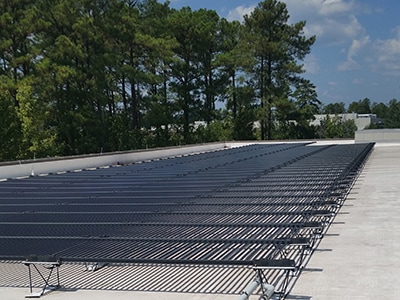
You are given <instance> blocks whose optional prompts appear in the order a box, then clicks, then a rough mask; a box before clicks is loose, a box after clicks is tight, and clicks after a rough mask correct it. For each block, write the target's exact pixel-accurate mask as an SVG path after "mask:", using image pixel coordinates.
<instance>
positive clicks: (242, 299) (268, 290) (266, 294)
mask: <svg viewBox="0 0 400 300" xmlns="http://www.w3.org/2000/svg"><path fill="white" fill-rule="evenodd" d="M259 285H261V289H262V292H263V294H262V295H261V297H260V300H268V299H271V297H272V295H273V294H274V292H275V287H274V286H273V285H271V284H268V283H265V282H262V280H261V279H260V277H259V276H257V277H256V278H254V280H253V281H252V282H250V283H249V284H248V285H247V286H246V288H245V289H244V291H243V292H242V293H241V294H240V296H239V300H248V299H249V297H250V296H251V295H252V294H253V293H254V291H255V290H256V289H257V288H258V286H259Z"/></svg>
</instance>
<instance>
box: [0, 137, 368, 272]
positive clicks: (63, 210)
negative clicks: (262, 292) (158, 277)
mask: <svg viewBox="0 0 400 300" xmlns="http://www.w3.org/2000/svg"><path fill="white" fill-rule="evenodd" d="M372 147H373V145H372V144H352V145H335V146H312V147H310V146H307V145H306V144H302V143H299V144H274V145H252V146H246V147H241V148H234V149H228V150H223V151H217V152H210V153H203V154H198V155H191V156H183V157H176V158H171V159H165V160H158V161H151V162H144V163H141V164H138V163H137V164H132V165H128V166H120V167H110V168H100V169H96V170H91V171H82V172H69V173H65V174H54V175H48V176H36V177H30V178H27V179H21V180H8V181H6V182H1V183H0V209H1V210H0V258H1V259H6V260H15V259H24V258H25V257H27V256H29V255H32V254H35V255H53V256H58V257H61V258H62V259H64V260H68V261H75V262H86V261H109V262H124V263H137V262H139V263H140V262H154V263H188V262H192V263H196V262H200V263H207V262H208V263H216V262H217V263H221V264H225V263H226V264H251V262H252V261H254V260H259V259H275V258H277V256H279V255H281V254H279V250H281V249H282V248H287V249H291V247H293V245H295V244H296V242H297V244H298V242H299V240H296V239H298V238H309V237H310V231H309V230H308V229H307V228H308V227H310V226H309V225H310V224H311V223H310V222H314V223H313V224H315V223H317V224H318V223H320V222H321V221H323V220H325V219H324V218H325V217H326V215H329V213H334V212H335V209H336V208H335V207H336V206H335V204H338V203H340V201H342V200H343V199H344V198H345V196H346V195H347V193H348V192H349V190H350V188H351V186H352V183H353V181H354V180H355V178H356V175H357V174H358V172H359V171H360V168H361V167H362V165H363V162H364V160H365V159H366V157H367V156H368V153H369V152H370V151H371V149H372ZM321 216H322V217H321ZM307 225H308V226H307ZM286 253H289V252H288V251H287V252H286ZM290 255H293V256H294V257H296V255H297V252H296V251H294V252H293V253H292V254H290Z"/></svg>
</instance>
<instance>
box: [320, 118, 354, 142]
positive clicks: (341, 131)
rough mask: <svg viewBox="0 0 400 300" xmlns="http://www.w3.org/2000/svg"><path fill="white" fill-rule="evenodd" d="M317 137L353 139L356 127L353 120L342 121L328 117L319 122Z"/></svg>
mask: <svg viewBox="0 0 400 300" xmlns="http://www.w3.org/2000/svg"><path fill="white" fill-rule="evenodd" d="M318 131H319V137H320V138H350V139H353V138H354V134H355V132H356V131H357V126H356V124H355V122H354V120H346V121H343V120H342V119H341V118H340V117H337V116H335V117H333V118H331V117H329V115H328V116H326V119H325V120H323V121H321V125H320V126H319V129H318Z"/></svg>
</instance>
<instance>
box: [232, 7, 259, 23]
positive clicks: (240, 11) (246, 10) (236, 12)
mask: <svg viewBox="0 0 400 300" xmlns="http://www.w3.org/2000/svg"><path fill="white" fill-rule="evenodd" d="M255 8H256V7H255V6H248V7H246V6H238V7H236V8H235V9H233V10H230V11H229V13H228V16H227V17H226V19H227V20H229V21H233V20H237V21H240V22H242V21H243V19H244V18H243V17H244V16H245V15H250V14H251V13H252V12H253V10H254V9H255Z"/></svg>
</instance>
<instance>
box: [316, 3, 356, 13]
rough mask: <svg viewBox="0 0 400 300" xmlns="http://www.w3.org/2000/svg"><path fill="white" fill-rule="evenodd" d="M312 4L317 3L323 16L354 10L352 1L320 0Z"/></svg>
mask: <svg viewBox="0 0 400 300" xmlns="http://www.w3.org/2000/svg"><path fill="white" fill-rule="evenodd" d="M314 2H319V8H320V11H319V12H320V14H321V15H323V16H329V15H337V14H342V13H347V12H350V11H352V10H353V9H354V1H350V2H346V1H343V0H324V1H323V0H320V1H314Z"/></svg>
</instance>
